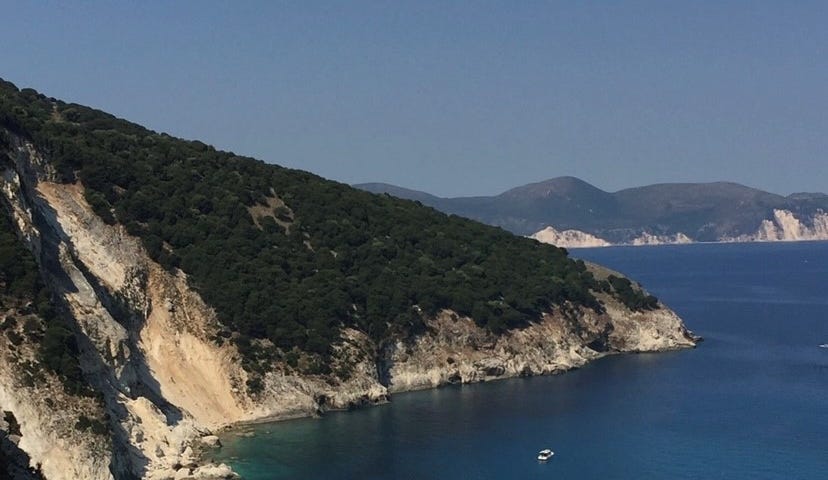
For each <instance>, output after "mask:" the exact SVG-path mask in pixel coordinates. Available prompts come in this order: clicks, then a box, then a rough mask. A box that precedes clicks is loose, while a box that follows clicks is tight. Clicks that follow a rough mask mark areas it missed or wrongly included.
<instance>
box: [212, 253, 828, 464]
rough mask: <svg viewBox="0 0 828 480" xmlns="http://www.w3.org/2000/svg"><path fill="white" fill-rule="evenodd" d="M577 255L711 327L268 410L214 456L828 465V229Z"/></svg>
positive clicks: (248, 460)
mask: <svg viewBox="0 0 828 480" xmlns="http://www.w3.org/2000/svg"><path fill="white" fill-rule="evenodd" d="M572 255H573V256H576V257H580V258H584V259H588V260H593V261H596V262H599V263H602V264H604V265H607V266H609V267H611V268H614V269H616V270H619V271H621V272H624V273H626V274H628V275H630V276H632V277H634V278H635V279H637V280H639V281H640V282H641V283H642V284H644V286H645V287H646V288H647V289H649V290H650V291H651V292H652V293H654V294H655V295H657V296H658V297H659V298H660V299H662V300H663V301H664V302H666V303H667V304H668V305H670V306H671V307H672V308H673V309H674V310H676V311H677V312H678V313H679V315H681V316H682V318H683V319H684V320H685V322H686V324H687V325H688V327H689V328H691V329H692V330H694V331H695V332H696V333H698V334H700V335H703V336H704V337H705V341H704V342H703V343H701V344H700V346H699V347H698V348H697V349H695V350H686V351H680V352H672V353H662V354H641V355H622V356H614V357H610V358H606V359H602V360H599V361H597V362H594V363H592V364H590V365H588V366H587V367H585V368H582V369H580V370H577V371H572V372H569V373H566V374H563V375H558V376H554V377H535V378H527V379H513V380H504V381H499V382H492V383H486V384H476V385H463V386H450V387H446V388H441V389H437V390H430V391H422V392H413V393H407V394H399V395H395V396H394V398H393V401H392V403H391V404H389V405H384V406H379V407H371V408H366V409H363V410H358V411H353V412H342V413H333V414H329V415H327V416H325V417H323V418H321V419H301V420H293V421H287V422H281V423H276V424H268V425H260V426H257V427H255V433H256V435H255V436H253V437H232V436H231V437H227V438H225V439H224V448H223V449H222V450H221V451H220V453H219V454H218V457H217V459H218V460H221V461H225V462H228V463H230V464H231V465H232V466H233V467H234V468H236V469H237V471H238V472H240V473H241V474H242V475H243V477H244V478H246V479H248V480H264V479H305V480H313V479H447V480H448V479H452V480H454V479H498V480H503V479H601V480H611V479H619V480H621V479H623V480H632V479H729V480H736V479H751V480H756V479H786V480H787V479H828V349H826V348H819V347H818V345H819V344H822V343H828V242H817V243H784V244H780V243H776V244H727V245H685V246H660V247H613V248H603V249H583V250H573V251H572ZM546 447H548V448H552V449H553V450H554V451H555V456H554V457H553V458H552V460H550V461H549V462H548V463H546V464H539V463H538V462H537V461H536V460H535V456H536V454H537V451H538V450H540V449H542V448H546Z"/></svg>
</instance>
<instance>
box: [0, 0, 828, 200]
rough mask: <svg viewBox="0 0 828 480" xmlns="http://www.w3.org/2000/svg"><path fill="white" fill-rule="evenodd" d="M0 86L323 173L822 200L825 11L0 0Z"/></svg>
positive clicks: (492, 185)
mask: <svg viewBox="0 0 828 480" xmlns="http://www.w3.org/2000/svg"><path fill="white" fill-rule="evenodd" d="M2 3H3V4H2V5H0V7H2V11H3V16H4V21H3V26H2V28H0V45H2V54H1V55H0V59H2V62H0V76H2V77H4V78H6V79H7V80H10V81H12V82H14V83H16V84H17V85H18V86H20V87H25V86H30V87H33V88H36V89H38V90H40V91H42V92H44V93H46V94H48V95H50V96H54V97H59V98H62V99H64V100H68V101H74V102H77V103H83V104H87V105H91V106H94V107H97V108H101V109H104V110H107V111H109V112H111V113H114V114H116V115H118V116H121V117H124V118H127V119H130V120H133V121H136V122H138V123H141V124H143V125H146V126H147V127H149V128H152V129H154V130H158V131H164V132H167V133H170V134H173V135H176V136H182V137H186V138H193V139H195V138H197V139H200V140H203V141H205V142H207V143H210V144H213V145H215V146H216V147H218V148H222V149H226V150H232V151H234V152H236V153H239V154H245V155H250V156H254V157H257V158H261V159H263V160H266V161H268V162H273V163H278V164H281V165H286V166H291V167H296V168H301V169H305V170H310V171H312V172H315V173H318V174H320V175H323V176H325V177H329V178H332V179H336V180H339V181H343V182H348V183H355V182H366V181H385V182H390V183H395V184H398V185H402V186H406V187H411V188H416V189H421V190H426V191H429V192H432V193H435V194H439V195H444V196H449V195H472V194H493V193H498V192H500V191H503V190H505V189H507V188H509V187H512V186H516V185H520V184H523V183H528V182H532V181H539V180H543V179H546V178H550V177H555V176H560V175H574V176H578V177H580V178H583V179H584V180H587V181H589V182H591V183H593V184H595V185H596V186H599V187H601V188H604V189H606V190H611V191H612V190H617V189H621V188H625V187H630V186H637V185H643V184H649V183H655V182H672V181H714V180H731V181H737V182H740V183H744V184H748V185H751V186H756V187H760V188H764V189H767V190H770V191H773V192H777V193H785V194H787V193H791V192H794V191H828V2H824V1H817V2H807V1H795V2H793V1H779V2H766V1H743V2H722V1H710V2H701V1H692V2H690V1H685V2H665V1H655V2H622V1H606V2H569V1H544V2H541V1H514V0H509V1H503V2H484V1H475V2H471V1H469V2H447V1H436V2H430V1H414V2H405V4H403V2H398V1H388V2H355V1H354V2H352V1H345V2H342V1H334V2H314V1H297V2H290V3H286V2H276V1H268V2H261V3H254V2H223V3H219V2H206V1H203V2H187V3H185V2H144V1H141V2H71V3H73V5H69V3H70V2H17V1H15V2H5V1H3V2H2Z"/></svg>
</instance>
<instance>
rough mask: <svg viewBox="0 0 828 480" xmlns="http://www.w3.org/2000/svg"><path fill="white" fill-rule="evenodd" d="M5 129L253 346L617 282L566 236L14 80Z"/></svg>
mask: <svg viewBox="0 0 828 480" xmlns="http://www.w3.org/2000/svg"><path fill="white" fill-rule="evenodd" d="M0 126H3V127H5V129H7V130H8V131H9V132H13V133H15V134H17V135H22V136H24V137H25V138H28V139H30V140H31V141H32V142H34V143H35V144H36V146H37V147H38V148H39V149H40V150H41V151H42V152H44V153H45V154H46V155H47V157H48V159H49V161H50V162H51V163H52V165H53V166H54V167H55V168H56V170H57V171H58V172H59V175H60V177H61V180H62V181H65V182H72V181H75V180H78V179H79V180H81V181H82V182H83V184H84V185H85V187H86V195H87V200H88V201H89V203H90V204H91V205H92V206H93V208H94V209H95V211H96V212H97V213H98V214H99V215H101V217H103V218H104V219H105V220H106V221H108V222H119V223H121V224H123V225H125V226H126V227H127V229H128V230H129V231H130V232H131V233H132V234H135V235H137V236H139V237H140V238H141V239H142V240H143V242H144V245H145V246H146V248H147V250H148V251H149V253H150V255H151V256H152V257H153V258H154V259H156V260H158V261H159V262H161V263H162V264H163V265H165V266H166V267H167V268H170V269H175V268H180V269H181V270H183V271H184V272H185V273H186V274H187V275H188V278H189V280H190V282H191V283H192V285H193V286H194V287H195V288H196V289H198V291H199V292H200V293H201V294H202V296H203V297H204V298H205V300H207V301H208V302H209V303H210V304H211V305H212V306H214V307H215V309H216V311H217V312H218V315H219V317H220V319H221V320H222V322H223V323H224V324H225V325H226V326H227V327H228V330H229V331H228V336H230V335H231V333H230V332H238V334H240V336H239V335H233V336H234V338H236V340H237V342H239V344H240V346H242V347H243V348H244V347H245V345H247V344H248V343H249V339H250V338H268V339H270V340H272V342H273V343H274V344H275V345H277V346H278V347H282V348H283V349H285V350H288V349H290V348H293V347H298V348H300V349H302V350H304V351H308V352H317V353H320V354H325V353H326V352H328V351H329V349H330V345H331V344H332V342H334V341H335V340H336V339H337V335H338V332H339V330H340V328H341V327H342V326H354V327H357V328H359V329H361V330H363V331H365V332H367V333H369V334H370V335H371V336H372V337H374V338H376V339H382V338H386V337H387V336H388V335H393V334H404V333H405V332H410V331H416V330H418V329H421V328H422V327H423V324H422V322H423V321H422V318H423V315H429V314H433V313H435V312H437V311H438V310H440V309H442V308H450V309H453V310H455V311H457V312H459V313H461V314H467V315H471V316H472V317H473V318H474V319H475V321H476V322H478V323H479V324H480V325H482V326H485V327H488V328H490V329H491V330H493V331H495V332H499V331H503V330H505V329H509V328H514V327H519V326H522V325H525V324H526V323H527V322H531V321H533V320H535V319H537V318H538V317H539V315H540V314H541V313H542V312H544V311H547V310H549V309H552V308H556V306H559V305H562V304H564V303H565V302H571V303H573V304H575V305H581V306H585V307H588V308H593V309H598V310H600V309H601V305H600V304H599V302H598V301H597V300H596V297H595V296H594V295H593V293H592V292H593V291H596V290H607V291H611V290H612V286H611V285H609V283H608V282H605V281H603V282H597V281H596V280H595V279H594V278H593V276H592V275H591V274H590V273H589V272H588V271H587V269H586V267H585V266H584V264H583V262H577V261H574V260H572V259H570V258H569V257H568V256H567V252H566V251H565V250H563V249H560V248H556V247H554V246H550V245H544V244H540V243H538V242H536V241H534V240H529V239H526V238H520V237H515V236H513V235H511V234H509V233H507V232H505V231H503V230H500V229H498V228H493V227H488V226H484V225H482V224H479V223H476V222H473V221H470V220H465V219H462V218H459V217H455V216H449V215H445V214H442V213H439V212H437V211H435V210H433V209H431V208H427V207H423V206H422V205H420V204H418V203H416V202H411V201H405V200H399V199H394V198H390V197H388V196H383V195H374V194H370V193H366V192H362V191H359V190H356V189H353V188H351V187H349V186H347V185H343V184H340V183H336V182H332V181H328V180H325V179H322V178H320V177H318V176H315V175H312V174H310V173H307V172H303V171H298V170H291V169H287V168H282V167H279V166H276V165H270V164H266V163H264V162H261V161H257V160H254V159H250V158H244V157H240V156H238V155H235V154H233V153H229V152H221V151H217V150H216V149H214V148H213V147H211V146H209V145H205V144H203V143H201V142H197V141H195V142H194V141H185V140H180V139H176V138H172V137H170V136H168V135H166V134H158V133H156V132H153V131H150V130H147V129H145V128H143V127H140V126H138V125H135V124H132V123H129V122H126V121H124V120H120V119H117V118H115V117H113V116H111V115H109V114H106V113H103V112H100V111H96V110H93V109H90V108H87V107H83V106H80V105H75V104H68V103H64V102H61V101H58V100H55V99H51V98H47V97H45V96H43V95H40V94H38V93H36V92H35V91H33V90H30V89H24V90H18V89H17V88H15V87H14V86H13V85H11V84H8V83H5V84H2V85H0ZM3 141H4V140H3V139H0V142H3ZM5 141H6V142H8V139H6V140H5ZM619 285H620V284H619Z"/></svg>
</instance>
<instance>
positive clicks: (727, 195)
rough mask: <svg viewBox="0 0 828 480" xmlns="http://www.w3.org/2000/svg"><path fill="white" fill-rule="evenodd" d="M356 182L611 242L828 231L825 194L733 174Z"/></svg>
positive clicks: (521, 226) (459, 211)
mask: <svg viewBox="0 0 828 480" xmlns="http://www.w3.org/2000/svg"><path fill="white" fill-rule="evenodd" d="M356 187H357V188H361V189H363V190H368V191H371V192H374V193H388V194H389V195H392V196H397V197H400V198H406V199H410V200H417V201H419V202H421V203H423V204H425V205H429V206H432V207H434V208H436V209H438V210H442V211H444V212H447V213H453V214H456V215H461V216H464V217H468V218H472V219H475V220H479V221H481V222H484V223H488V224H491V225H496V226H500V227H503V228H504V229H506V230H509V231H511V232H513V233H516V234H520V235H531V234H534V233H536V232H539V231H541V230H543V229H545V228H547V227H552V228H553V229H554V230H555V231H558V232H562V231H566V230H575V231H578V232H584V233H586V234H589V235H591V236H594V237H598V238H600V239H603V240H606V241H608V242H610V243H613V244H619V243H675V242H674V241H672V239H675V238H679V239H681V241H682V243H683V241H684V239H689V240H690V241H697V242H699V241H706V242H710V241H732V240H742V241H751V240H757V241H763V240H808V239H819V238H823V237H824V238H828V223H826V222H828V219H826V217H825V214H824V212H826V211H828V195H825V194H823V193H796V194H793V195H789V196H787V197H784V196H781V195H776V194H773V193H769V192H765V191H762V190H759V189H755V188H751V187H746V186H744V185H740V184H738V183H730V182H715V183H664V184H656V185H648V186H643V187H636V188H628V189H625V190H620V191H618V192H614V193H610V192H606V191H604V190H601V189H599V188H597V187H595V186H593V185H590V184H589V183H587V182H584V181H583V180H580V179H578V178H574V177H558V178H553V179H550V180H545V181H543V182H537V183H530V184H528V185H523V186H520V187H516V188H513V189H511V190H508V191H506V192H504V193H501V194H500V195H496V196H491V197H458V198H440V197H435V196H433V195H430V194H428V193H424V192H418V191H414V190H407V189H404V188H400V187H395V186H392V185H386V184H362V185H356ZM555 238H561V237H559V236H556V237H555ZM642 238H644V239H645V240H642Z"/></svg>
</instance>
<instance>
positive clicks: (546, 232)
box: [529, 227, 612, 248]
mask: <svg viewBox="0 0 828 480" xmlns="http://www.w3.org/2000/svg"><path fill="white" fill-rule="evenodd" d="M529 238H534V239H535V240H537V241H539V242H541V243H550V244H552V245H557V246H559V247H564V248H586V247H608V246H610V245H612V244H611V243H609V242H608V241H606V240H604V239H603V238H598V237H596V236H595V235H592V234H589V233H586V232H582V231H580V230H563V231H558V230H555V228H553V227H546V228H544V229H543V230H541V231H539V232H536V233H534V234H532V235H530V236H529Z"/></svg>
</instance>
